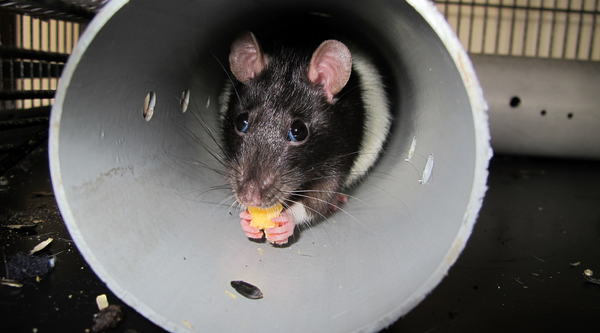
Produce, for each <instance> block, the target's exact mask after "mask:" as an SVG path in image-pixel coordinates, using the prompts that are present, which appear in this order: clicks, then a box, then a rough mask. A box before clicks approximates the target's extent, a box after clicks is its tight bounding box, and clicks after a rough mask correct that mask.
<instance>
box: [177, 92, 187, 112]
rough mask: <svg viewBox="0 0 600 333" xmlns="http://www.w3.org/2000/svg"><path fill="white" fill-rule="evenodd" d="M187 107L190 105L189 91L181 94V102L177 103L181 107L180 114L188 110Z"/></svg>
mask: <svg viewBox="0 0 600 333" xmlns="http://www.w3.org/2000/svg"><path fill="white" fill-rule="evenodd" d="M188 105H190V90H189V89H187V90H185V91H184V92H183V93H182V94H181V101H180V102H179V106H180V107H181V112H183V113H185V111H187V109H188Z"/></svg>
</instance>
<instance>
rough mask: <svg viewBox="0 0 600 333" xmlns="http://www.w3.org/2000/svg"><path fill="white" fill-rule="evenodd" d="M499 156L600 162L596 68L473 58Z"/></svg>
mask: <svg viewBox="0 0 600 333" xmlns="http://www.w3.org/2000/svg"><path fill="white" fill-rule="evenodd" d="M471 59H472V61H473V64H474V65H475V69H476V70H477V75H478V77H479V79H480V81H481V86H482V87H483V89H484V91H485V97H486V99H487V101H488V103H489V106H490V110H489V115H490V131H491V134H492V141H491V143H492V147H494V151H495V152H497V153H510V154H521V155H536V156H552V157H570V158H594V159H600V88H599V87H600V63H598V62H596V61H576V60H559V59H540V58H525V57H506V56H488V55H471Z"/></svg>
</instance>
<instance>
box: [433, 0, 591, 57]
mask: <svg viewBox="0 0 600 333" xmlns="http://www.w3.org/2000/svg"><path fill="white" fill-rule="evenodd" d="M434 2H435V3H436V5H437V6H438V9H439V10H440V11H441V12H442V13H444V15H445V16H446V19H447V20H448V22H449V23H450V25H451V26H452V28H453V29H454V30H455V31H456V33H457V35H458V36H459V38H460V40H461V42H462V43H463V45H464V46H465V48H466V49H467V50H468V51H469V52H470V53H473V54H495V55H507V56H525V57H539V58H553V59H573V60H591V61H599V60H600V8H599V0H435V1H434Z"/></svg>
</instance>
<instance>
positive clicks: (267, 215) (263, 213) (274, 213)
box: [248, 204, 283, 230]
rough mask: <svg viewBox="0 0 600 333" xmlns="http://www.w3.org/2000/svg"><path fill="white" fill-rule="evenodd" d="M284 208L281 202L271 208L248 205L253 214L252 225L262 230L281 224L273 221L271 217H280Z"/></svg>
mask: <svg viewBox="0 0 600 333" xmlns="http://www.w3.org/2000/svg"><path fill="white" fill-rule="evenodd" d="M282 210H283V206H282V205H281V204H277V205H276V206H273V207H269V208H259V207H248V212H249V213H250V215H252V221H250V225H251V226H253V227H255V228H258V229H260V230H265V229H268V228H273V227H278V226H279V224H278V223H275V222H271V219H272V218H274V217H279V215H280V214H281V211H282Z"/></svg>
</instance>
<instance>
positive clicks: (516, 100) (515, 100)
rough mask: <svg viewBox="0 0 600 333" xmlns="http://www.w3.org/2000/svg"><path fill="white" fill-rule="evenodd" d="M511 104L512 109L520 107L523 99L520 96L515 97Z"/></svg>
mask: <svg viewBox="0 0 600 333" xmlns="http://www.w3.org/2000/svg"><path fill="white" fill-rule="evenodd" d="M509 104H510V106H511V107H513V108H516V107H517V106H519V104H521V99H520V98H519V97H518V96H515V97H513V98H511V99H510V103H509Z"/></svg>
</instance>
